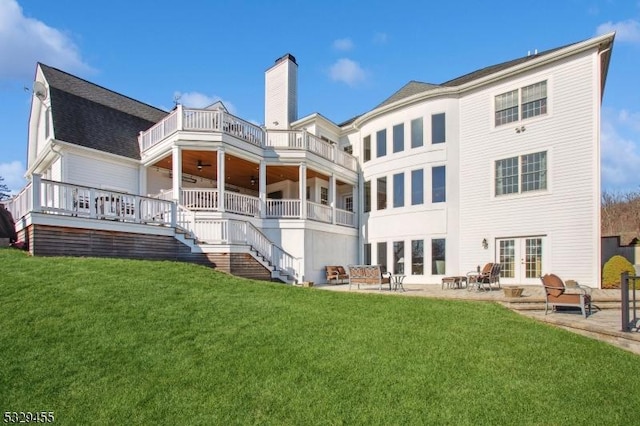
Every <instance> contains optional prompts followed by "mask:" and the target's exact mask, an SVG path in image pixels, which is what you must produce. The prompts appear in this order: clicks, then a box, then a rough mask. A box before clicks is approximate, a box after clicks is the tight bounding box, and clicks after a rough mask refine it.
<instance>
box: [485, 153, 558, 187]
mask: <svg viewBox="0 0 640 426" xmlns="http://www.w3.org/2000/svg"><path fill="white" fill-rule="evenodd" d="M543 189H547V152H546V151H542V152H536V153H534V154H526V155H521V156H519V157H511V158H504V159H502V160H498V161H496V176H495V190H496V196H498V195H507V194H518V193H522V192H529V191H538V190H543Z"/></svg>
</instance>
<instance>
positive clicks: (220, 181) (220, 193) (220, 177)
mask: <svg viewBox="0 0 640 426" xmlns="http://www.w3.org/2000/svg"><path fill="white" fill-rule="evenodd" d="M217 179H218V211H220V212H223V211H224V198H225V197H224V183H225V181H226V180H225V171H224V149H219V150H218V176H217Z"/></svg>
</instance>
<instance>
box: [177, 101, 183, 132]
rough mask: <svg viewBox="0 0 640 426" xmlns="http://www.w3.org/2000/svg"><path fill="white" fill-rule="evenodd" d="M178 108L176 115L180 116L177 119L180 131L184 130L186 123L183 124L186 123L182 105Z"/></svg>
mask: <svg viewBox="0 0 640 426" xmlns="http://www.w3.org/2000/svg"><path fill="white" fill-rule="evenodd" d="M176 107H177V108H176V114H178V117H177V119H178V120H177V126H178V130H183V127H184V122H183V121H184V120H183V118H184V114H183V109H182V104H178V105H177V106H176Z"/></svg>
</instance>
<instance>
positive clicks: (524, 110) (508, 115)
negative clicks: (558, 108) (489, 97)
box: [495, 81, 547, 126]
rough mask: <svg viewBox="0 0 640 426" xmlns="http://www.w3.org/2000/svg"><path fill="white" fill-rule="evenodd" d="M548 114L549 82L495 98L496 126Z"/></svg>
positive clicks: (542, 82)
mask: <svg viewBox="0 0 640 426" xmlns="http://www.w3.org/2000/svg"><path fill="white" fill-rule="evenodd" d="M546 113H547V82H546V81H541V82H539V83H535V84H532V85H529V86H525V87H522V88H520V89H516V90H511V91H510V92H506V93H502V94H500V95H498V96H496V97H495V125H496V126H502V125H503V124H507V123H511V122H514V121H518V120H524V119H527V118H531V117H536V116H538V115H543V114H546Z"/></svg>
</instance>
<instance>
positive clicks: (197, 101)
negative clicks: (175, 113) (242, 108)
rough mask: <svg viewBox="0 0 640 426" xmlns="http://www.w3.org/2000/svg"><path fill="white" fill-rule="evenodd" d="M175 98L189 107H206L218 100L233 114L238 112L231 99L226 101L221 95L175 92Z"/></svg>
mask: <svg viewBox="0 0 640 426" xmlns="http://www.w3.org/2000/svg"><path fill="white" fill-rule="evenodd" d="M173 97H174V99H177V100H178V102H180V103H181V104H182V105H184V106H186V107H189V108H206V107H208V106H209V105H211V104H213V103H216V102H218V101H220V102H222V103H223V104H224V106H225V107H226V108H227V111H229V112H230V113H231V114H234V115H235V114H236V107H235V105H233V104H232V103H231V102H229V101H225V100H224V99H222V98H221V97H220V96H216V95H213V96H209V95H205V94H204V93H200V92H184V93H182V92H175V93H174V95H173Z"/></svg>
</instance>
